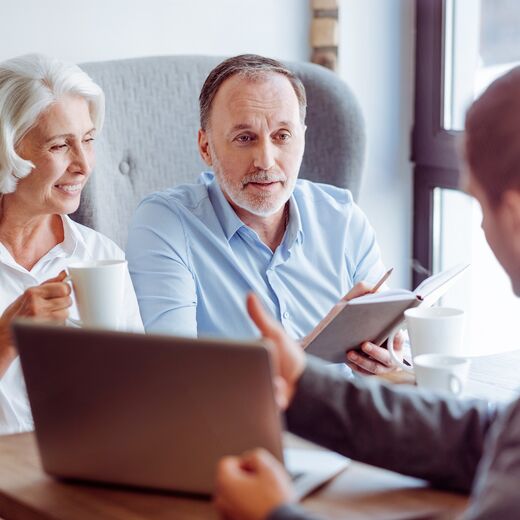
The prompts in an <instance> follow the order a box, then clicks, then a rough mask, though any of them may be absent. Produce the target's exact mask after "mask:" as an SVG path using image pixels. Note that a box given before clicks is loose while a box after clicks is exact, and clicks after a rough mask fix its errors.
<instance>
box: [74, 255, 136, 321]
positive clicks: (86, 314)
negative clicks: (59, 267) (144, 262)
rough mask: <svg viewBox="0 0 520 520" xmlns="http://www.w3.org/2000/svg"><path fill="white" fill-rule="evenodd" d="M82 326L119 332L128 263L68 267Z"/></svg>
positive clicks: (109, 262) (101, 262)
mask: <svg viewBox="0 0 520 520" xmlns="http://www.w3.org/2000/svg"><path fill="white" fill-rule="evenodd" d="M67 271H68V273H69V277H68V278H69V280H70V281H71V282H72V287H73V289H74V296H75V298H76V303H77V306H78V312H79V317H80V318H81V321H79V322H78V321H77V320H73V319H70V318H69V321H71V322H72V323H75V324H77V325H80V326H87V327H98V328H107V329H117V328H118V327H119V317H120V315H121V310H122V307H123V302H124V290H125V276H126V272H127V263H126V260H97V261H90V262H78V263H74V264H71V265H69V266H68V267H67Z"/></svg>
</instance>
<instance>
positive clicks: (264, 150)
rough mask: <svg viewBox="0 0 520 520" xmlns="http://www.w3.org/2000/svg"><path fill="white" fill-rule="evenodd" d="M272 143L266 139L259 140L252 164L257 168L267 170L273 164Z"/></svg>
mask: <svg viewBox="0 0 520 520" xmlns="http://www.w3.org/2000/svg"><path fill="white" fill-rule="evenodd" d="M274 159H275V150H274V145H273V144H272V143H271V142H270V141H268V140H266V141H263V142H260V143H259V144H258V146H257V147H256V150H255V159H254V166H255V168H258V169H259V170H266V171H269V170H271V169H272V168H273V166H274V165H275V160H274Z"/></svg>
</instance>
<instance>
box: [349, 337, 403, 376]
mask: <svg viewBox="0 0 520 520" xmlns="http://www.w3.org/2000/svg"><path fill="white" fill-rule="evenodd" d="M361 349H362V352H359V351H354V350H351V351H350V352H349V353H348V354H347V360H348V362H349V365H350V364H352V365H355V367H356V369H358V368H360V369H362V370H364V371H365V372H368V373H370V374H385V373H387V372H391V371H393V370H395V366H394V363H393V361H392V359H391V358H390V354H389V353H388V351H387V350H386V349H383V348H381V347H377V346H376V345H374V344H373V343H368V342H367V343H363V345H362V346H361ZM358 371H359V370H358Z"/></svg>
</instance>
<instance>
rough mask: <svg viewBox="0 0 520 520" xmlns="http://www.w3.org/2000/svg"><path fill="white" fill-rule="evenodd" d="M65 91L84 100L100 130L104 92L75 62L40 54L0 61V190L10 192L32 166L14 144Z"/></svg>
mask: <svg viewBox="0 0 520 520" xmlns="http://www.w3.org/2000/svg"><path fill="white" fill-rule="evenodd" d="M66 94H72V95H77V96H80V97H82V98H84V99H85V100H86V101H87V103H88V106H89V112H90V117H91V118H92V122H93V123H94V126H95V128H96V129H97V130H98V131H100V130H101V128H102V126H103V121H104V118H105V96H104V94H103V91H102V90H101V88H100V87H99V86H98V85H97V84H96V83H94V81H92V79H91V78H90V77H89V76H88V75H87V74H86V73H85V72H83V71H82V70H81V69H80V68H79V67H78V66H77V65H73V64H69V63H64V62H62V61H59V60H57V59H53V58H49V57H47V56H43V55H41V54H27V55H25V56H19V57H18V58H13V59H10V60H7V61H4V62H2V63H0V193H12V192H14V191H15V190H16V183H17V182H18V180H19V179H22V178H23V177H26V176H27V175H28V174H29V173H30V172H31V170H32V169H33V168H34V164H32V163H31V162H30V161H26V160H24V159H22V158H21V157H20V156H19V155H18V154H17V153H16V150H15V148H16V146H17V145H18V144H19V143H20V140H21V139H22V138H23V137H24V136H25V135H26V134H27V132H28V131H29V130H30V129H31V128H32V127H33V126H34V125H35V124H36V123H37V121H38V118H39V117H40V115H41V114H42V113H43V112H44V111H45V110H46V109H47V108H48V107H49V106H50V105H51V104H52V103H54V102H55V101H57V100H58V99H59V98H60V97H61V96H63V95H66Z"/></svg>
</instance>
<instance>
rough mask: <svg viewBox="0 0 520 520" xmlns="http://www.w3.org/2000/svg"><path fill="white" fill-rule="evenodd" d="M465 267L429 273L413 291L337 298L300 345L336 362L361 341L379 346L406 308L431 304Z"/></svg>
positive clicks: (458, 266) (399, 321)
mask: <svg viewBox="0 0 520 520" xmlns="http://www.w3.org/2000/svg"><path fill="white" fill-rule="evenodd" d="M468 267H469V264H459V265H456V266H455V267H453V268H451V269H448V270H447V271H443V272H442V273H439V274H436V275H433V276H430V278H427V279H426V280H424V281H423V282H422V283H421V284H420V285H419V286H418V287H417V289H415V291H408V290H406V289H397V290H387V291H381V292H378V293H374V294H366V295H365V296H360V297H359V298H355V299H353V300H350V301H344V300H340V301H339V302H338V303H336V305H334V307H332V309H331V310H330V311H329V312H328V313H327V315H326V316H325V317H324V318H323V319H322V320H321V321H320V322H319V323H318V325H317V326H316V328H315V329H314V330H313V331H312V332H311V333H310V334H309V335H307V336H306V337H305V338H303V340H302V345H303V348H305V350H306V352H307V353H308V354H313V355H315V356H318V357H320V358H322V359H325V360H327V361H332V362H334V363H339V362H344V361H345V352H347V351H349V350H352V349H356V348H359V346H360V345H361V343H363V342H364V341H371V342H372V343H375V344H376V345H381V344H382V343H383V342H384V341H385V340H386V339H387V338H388V336H389V334H390V333H391V332H392V330H393V329H394V328H395V327H397V326H398V325H399V324H400V323H401V322H402V321H403V319H404V311H405V310H406V309H410V308H411V307H417V306H419V305H425V306H430V305H432V304H434V303H435V302H436V301H437V300H438V299H439V298H441V297H442V295H443V294H445V293H446V291H447V290H448V289H449V288H450V287H451V286H452V285H453V284H454V283H455V281H456V280H457V279H458V278H459V276H460V275H461V274H462V273H463V272H464V271H465V270H466V269H467V268H468Z"/></svg>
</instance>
